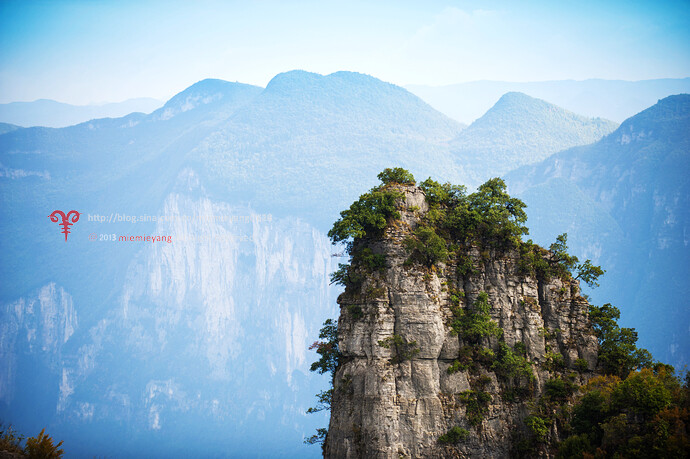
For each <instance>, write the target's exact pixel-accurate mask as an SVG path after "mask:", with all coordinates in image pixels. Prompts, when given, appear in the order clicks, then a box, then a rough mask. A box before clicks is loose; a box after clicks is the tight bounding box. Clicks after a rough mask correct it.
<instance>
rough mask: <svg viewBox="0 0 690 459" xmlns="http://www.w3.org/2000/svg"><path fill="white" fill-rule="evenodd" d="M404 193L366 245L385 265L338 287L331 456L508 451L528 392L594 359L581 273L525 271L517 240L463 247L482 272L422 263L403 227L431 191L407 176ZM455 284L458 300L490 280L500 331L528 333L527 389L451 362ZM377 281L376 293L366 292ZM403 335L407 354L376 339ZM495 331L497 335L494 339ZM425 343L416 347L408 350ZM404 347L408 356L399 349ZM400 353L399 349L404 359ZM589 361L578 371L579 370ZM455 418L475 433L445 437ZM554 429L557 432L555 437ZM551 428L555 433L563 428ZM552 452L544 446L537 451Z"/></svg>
mask: <svg viewBox="0 0 690 459" xmlns="http://www.w3.org/2000/svg"><path fill="white" fill-rule="evenodd" d="M400 189H401V190H402V191H404V193H405V201H404V202H403V203H401V219H400V220H399V221H396V222H393V223H392V224H391V225H389V227H388V228H387V230H386V232H385V235H384V237H383V238H382V239H381V240H380V241H376V242H374V243H372V244H370V245H369V246H370V247H372V249H373V250H375V251H376V252H378V253H384V254H385V255H386V260H387V268H386V270H385V272H384V273H377V274H372V275H370V276H368V278H367V279H366V280H365V281H364V282H363V283H362V284H361V286H359V287H358V288H357V289H355V288H353V287H352V286H349V287H348V288H347V289H346V291H345V293H344V294H343V295H341V297H340V298H339V300H338V301H339V303H340V305H341V315H340V319H339V322H338V327H339V338H340V343H339V344H340V350H341V352H342V356H343V359H342V362H343V363H342V364H341V365H340V367H339V369H338V371H337V373H336V376H335V391H334V396H333V401H332V405H331V421H330V426H329V430H328V436H327V439H326V444H325V451H324V452H325V456H326V457H331V458H355V457H367V458H386V459H389V458H396V459H398V458H400V457H434V458H436V457H482V458H499V457H509V456H510V455H511V448H512V447H513V443H514V441H515V433H516V432H520V431H524V430H525V425H524V422H523V420H524V418H525V417H526V416H528V415H529V413H530V408H529V401H530V400H531V401H534V400H536V399H537V398H538V397H539V396H540V395H541V391H542V390H543V387H544V383H545V382H546V381H547V380H548V379H549V378H551V377H554V376H556V375H568V374H570V373H573V372H574V371H575V370H574V368H575V361H576V360H577V359H578V358H582V359H585V360H586V361H587V362H588V364H589V368H590V369H594V368H595V367H596V358H597V341H596V338H595V337H594V335H593V333H592V330H591V327H590V325H589V321H588V318H587V308H588V304H587V301H586V300H585V299H584V298H582V297H581V296H580V291H579V285H578V283H577V281H574V280H561V279H552V280H550V281H548V282H543V281H540V280H538V279H534V278H530V277H527V278H525V277H522V276H520V275H518V271H517V267H518V265H517V263H518V260H519V254H518V253H516V252H514V251H513V252H507V253H499V252H493V251H491V252H489V253H488V257H487V253H486V252H482V251H481V250H480V249H479V248H477V247H471V248H470V249H469V250H468V253H469V255H470V257H471V259H472V261H473V264H474V267H475V268H476V269H477V273H476V274H474V275H470V276H466V277H463V276H461V275H459V274H458V273H457V272H456V270H455V268H454V266H452V265H448V266H446V265H441V266H437V267H436V268H432V269H427V268H425V267H422V266H420V265H418V264H414V265H411V266H409V265H408V266H406V265H404V263H405V261H406V260H407V257H408V253H407V251H406V250H405V248H404V246H403V241H404V239H405V238H406V237H407V236H408V235H409V234H410V232H411V231H413V230H414V228H415V227H416V226H417V225H418V224H419V221H420V218H421V217H422V216H423V215H424V213H425V212H426V211H427V210H428V206H427V204H426V202H425V201H424V193H423V191H422V190H421V189H419V188H416V187H400ZM450 288H453V289H457V290H459V291H461V292H464V295H465V297H464V298H462V299H461V302H460V307H467V306H468V305H471V304H473V302H474V301H475V299H476V298H477V296H478V295H479V293H480V292H486V293H487V294H488V296H489V303H490V305H491V310H490V313H491V317H492V319H493V320H494V321H495V322H496V323H498V324H499V325H500V327H501V328H502V329H503V332H504V334H503V340H504V341H505V343H506V344H507V345H508V346H510V347H512V346H513V345H514V344H515V343H518V342H521V343H523V344H524V346H525V348H526V352H527V357H528V359H529V360H531V361H532V362H533V366H532V368H533V372H534V376H535V382H534V384H533V388H532V393H531V394H530V395H528V396H526V397H522V398H519V399H517V400H516V401H506V398H505V397H504V396H503V395H504V393H503V391H505V389H506V387H505V383H499V380H498V378H497V377H496V375H495V374H494V373H493V371H491V369H490V367H489V366H488V365H484V366H481V367H480V368H481V369H480V374H479V375H478V374H476V373H475V374H471V373H470V372H469V371H458V372H455V373H453V374H448V371H447V370H448V367H449V366H450V365H451V364H452V363H453V361H454V360H455V359H456V358H457V357H458V353H459V351H460V348H461V346H462V345H463V343H462V337H461V336H457V335H455V334H454V333H452V329H451V327H450V323H451V321H452V319H453V313H452V310H451V306H452V303H451V300H450V290H449V289H450ZM372 289H378V292H379V293H380V295H378V296H377V297H376V298H372V295H370V294H369V295H368V294H367V292H371V291H372ZM355 304H356V305H359V306H360V307H361V309H362V312H363V316H362V317H359V318H355V317H354V316H353V315H352V314H351V313H349V312H348V308H346V307H345V306H347V305H355ZM394 335H397V336H398V337H400V338H402V339H403V340H404V343H407V344H406V345H403V348H405V349H406V350H408V351H410V352H408V354H409V355H408V356H407V357H409V358H401V357H400V356H398V355H397V354H396V351H395V346H393V345H391V346H389V347H390V348H386V347H384V346H381V345H380V344H379V342H381V341H384V340H386V339H389V340H391V339H393V337H394ZM497 342H498V340H497V339H496V338H492V339H491V342H490V343H488V342H487V344H493V346H494V347H495V346H496V345H497ZM415 348H416V349H418V352H417V353H414V352H412V351H413V350H414V349H415ZM549 352H551V355H555V354H559V353H560V354H561V355H562V356H563V365H564V366H563V367H562V368H554V367H553V366H551V365H549V360H550V357H549V354H548V353H549ZM403 357H405V356H403ZM397 360H401V361H399V362H398V361H397ZM589 374H590V373H588V372H586V373H584V374H578V375H577V380H578V381H579V382H582V381H584V380H586V379H587V377H588V375H589ZM479 378H482V379H481V381H482V384H483V386H482V387H483V389H482V390H483V391H485V392H488V393H489V394H490V395H491V401H490V402H489V403H488V412H487V413H486V414H485V415H484V416H483V419H482V420H481V422H480V424H479V425H477V426H473V425H471V423H470V421H469V420H468V416H467V409H466V406H465V404H464V403H463V402H462V401H461V400H460V394H462V393H463V392H465V391H469V390H472V387H473V386H472V381H475V387H476V384H477V383H476V381H478V379H479ZM454 426H459V427H461V428H464V429H466V430H468V431H469V435H468V437H467V438H466V439H465V440H463V441H461V442H459V443H457V444H455V445H444V444H441V443H439V441H438V438H439V436H441V435H442V434H444V433H446V432H447V431H448V430H449V429H451V428H452V427H454ZM554 435H555V437H554ZM557 435H558V434H557V431H556V430H555V429H552V439H554V440H558V438H557ZM538 455H539V456H541V457H549V452H548V451H546V450H544V451H540V452H538Z"/></svg>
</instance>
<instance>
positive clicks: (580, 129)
mask: <svg viewBox="0 0 690 459" xmlns="http://www.w3.org/2000/svg"><path fill="white" fill-rule="evenodd" d="M616 127H618V125H617V124H616V123H614V122H613V121H609V120H603V119H601V118H594V119H592V118H587V117H584V116H580V115H577V114H575V113H573V112H570V111H568V110H565V109H563V108H561V107H558V106H556V105H553V104H550V103H549V102H546V101H544V100H541V99H536V98H534V97H531V96H529V95H527V94H524V93H521V92H508V93H506V94H504V95H503V96H502V97H501V98H500V99H499V100H498V102H496V104H494V106H493V107H491V108H490V109H489V110H488V111H487V112H486V113H485V114H484V116H482V117H481V118H479V119H477V120H476V121H475V122H474V123H472V124H471V125H470V126H469V127H468V128H467V129H465V130H464V131H462V132H461V133H460V134H459V135H458V137H457V138H456V139H455V140H454V141H453V142H452V149H453V151H454V152H455V153H456V155H457V157H458V158H459V159H460V161H462V162H463V163H473V164H484V165H485V166H484V169H485V170H491V171H492V173H493V174H503V173H506V172H508V171H509V170H511V169H514V168H516V167H519V166H522V165H525V164H530V163H535V162H538V161H541V160H543V159H545V158H546V157H548V156H550V155H552V154H554V153H556V152H558V151H560V150H564V149H566V148H570V147H574V146H577V145H586V144H589V143H593V142H596V141H597V140H599V139H601V138H602V137H603V136H605V135H606V134H609V133H611V132H613V131H614V130H615V129H616ZM479 169H481V168H479ZM486 178H488V177H482V178H480V179H478V182H481V181H483V180H485V179H486Z"/></svg>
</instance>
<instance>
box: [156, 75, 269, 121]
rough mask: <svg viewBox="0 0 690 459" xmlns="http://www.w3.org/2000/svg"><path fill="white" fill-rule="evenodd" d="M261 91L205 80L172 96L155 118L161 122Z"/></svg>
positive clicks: (254, 88) (238, 84) (235, 84)
mask: <svg viewBox="0 0 690 459" xmlns="http://www.w3.org/2000/svg"><path fill="white" fill-rule="evenodd" d="M261 91H262V88H260V87H258V86H252V85H249V84H244V83H232V82H230V81H225V80H219V79H216V78H206V79H204V80H201V81H198V82H196V83H194V84H193V85H191V86H190V87H188V88H187V89H185V90H184V91H182V92H180V93H178V94H176V95H175V96H173V97H172V98H171V99H170V100H169V101H167V102H166V103H165V105H164V106H163V107H162V108H161V109H160V110H159V111H158V113H157V117H158V118H159V119H161V120H166V119H170V118H172V117H173V116H176V115H178V114H180V113H184V112H188V111H190V110H193V109H195V108H197V107H200V106H203V105H209V104H213V103H216V102H220V101H228V100H231V101H232V100H235V99H237V98H242V99H245V98H251V97H253V96H255V95H257V94H259V93H260V92H261Z"/></svg>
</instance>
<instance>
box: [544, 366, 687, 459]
mask: <svg viewBox="0 0 690 459" xmlns="http://www.w3.org/2000/svg"><path fill="white" fill-rule="evenodd" d="M689 382H690V381H689V379H688V377H687V376H686V379H685V383H684V384H681V382H680V381H679V380H678V378H676V377H675V375H674V371H673V368H672V367H670V366H668V365H664V364H657V365H655V366H654V367H653V368H643V369H642V370H639V371H634V372H632V373H630V374H629V375H628V377H627V378H625V379H624V380H621V379H620V378H619V377H618V376H615V375H608V376H598V377H596V378H593V379H592V380H590V382H589V383H588V384H587V385H586V386H585V387H584V388H583V392H584V395H583V396H582V398H581V399H580V401H579V402H578V403H577V404H576V405H575V406H574V408H573V418H572V422H571V428H572V435H571V436H569V437H568V438H566V439H565V440H564V441H563V442H561V444H560V447H559V452H558V456H557V457H559V458H583V457H597V458H599V457H601V458H609V457H610V458H613V457H620V458H623V457H645V458H684V457H688V452H690V388H689Z"/></svg>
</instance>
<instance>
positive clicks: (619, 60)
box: [0, 0, 690, 104]
mask: <svg viewBox="0 0 690 459" xmlns="http://www.w3.org/2000/svg"><path fill="white" fill-rule="evenodd" d="M292 69H304V70H309V71H313V72H318V73H322V74H327V73H331V72H335V71H338V70H351V71H358V72H362V73H367V74H370V75H373V76H375V77H377V78H380V79H382V80H385V81H389V82H392V83H395V84H399V85H405V84H426V85H444V84H452V83H459V82H466V81H476V80H502V81H544V80H558V79H575V80H582V79H588V78H605V79H623V80H641V79H649V78H680V77H688V76H690V1H644V2H640V1H633V0H627V1H603V0H599V1H589V0H579V1H570V0H568V1H554V0H551V1H524V2H516V1H491V0H486V1H451V0H447V1H433V0H432V1H424V2H422V1H404V0H396V1H371V0H370V1H351V0H350V1H337V2H336V1H326V0H320V1H285V0H283V1H248V0H245V1H224V2H220V1H197V2H191V1H190V2H186V1H185V2H182V1H177V2H176V1H128V0H124V1H106V0H90V1H85V0H71V1H59V0H58V1H2V0H0V102H11V101H20V100H23V101H29V100H35V99H38V98H50V99H55V100H59V101H62V102H68V103H76V104H87V103H94V102H104V101H121V100H125V99H128V98H133V97H154V98H158V99H161V100H165V99H167V98H169V97H171V96H172V95H173V94H175V93H177V92H179V91H181V90H183V89H184V88H185V87H187V86H189V85H191V84H193V83H194V82H196V81H199V80H201V79H203V78H209V77H212V78H221V79H225V80H229V81H240V82H244V83H251V84H256V85H260V86H265V85H266V83H267V82H268V81H269V80H270V79H271V78H272V77H273V76H275V75H276V74H277V73H280V72H284V71H288V70H292Z"/></svg>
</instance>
